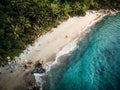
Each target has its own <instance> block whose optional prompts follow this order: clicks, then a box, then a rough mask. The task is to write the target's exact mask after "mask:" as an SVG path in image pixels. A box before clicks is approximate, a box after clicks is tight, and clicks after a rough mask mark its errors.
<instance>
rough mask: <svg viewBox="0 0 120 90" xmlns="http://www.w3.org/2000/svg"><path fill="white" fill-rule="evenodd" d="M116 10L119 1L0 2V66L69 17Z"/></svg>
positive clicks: (33, 0) (20, 0)
mask: <svg viewBox="0 0 120 90" xmlns="http://www.w3.org/2000/svg"><path fill="white" fill-rule="evenodd" d="M100 8H115V9H120V0H102V1H101V0H2V1H0V63H1V62H4V61H7V59H6V57H8V56H9V57H10V58H11V59H13V58H14V56H17V55H19V54H20V53H21V52H22V50H24V49H25V47H26V45H28V44H31V43H32V41H34V40H35V39H36V38H37V37H38V36H40V35H42V34H44V33H46V32H47V31H49V30H50V29H51V28H52V27H55V26H56V25H57V24H58V21H62V20H65V19H67V18H68V17H69V16H76V15H77V16H79V15H85V12H86V10H88V9H100Z"/></svg>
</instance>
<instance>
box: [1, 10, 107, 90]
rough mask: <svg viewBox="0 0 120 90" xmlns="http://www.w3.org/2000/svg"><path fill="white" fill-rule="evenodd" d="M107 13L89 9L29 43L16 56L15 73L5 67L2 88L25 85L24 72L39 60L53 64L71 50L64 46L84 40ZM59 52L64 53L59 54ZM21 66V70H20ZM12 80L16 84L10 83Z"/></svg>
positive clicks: (10, 88) (32, 67) (44, 66)
mask: <svg viewBox="0 0 120 90" xmlns="http://www.w3.org/2000/svg"><path fill="white" fill-rule="evenodd" d="M106 15H108V13H105V10H103V11H88V12H87V13H86V16H84V17H72V18H69V19H68V20H67V21H64V22H63V23H61V24H60V25H59V26H58V27H57V28H54V29H52V30H51V31H50V32H48V33H46V34H45V35H43V36H41V37H40V38H38V39H37V40H36V41H35V43H34V45H33V46H30V45H28V47H27V48H26V50H24V51H23V53H22V54H21V55H20V56H19V57H16V58H15V61H16V69H17V70H15V71H14V72H13V73H9V71H6V69H3V71H4V73H3V75H0V78H1V81H0V85H1V84H5V83H6V85H5V86H4V87H2V88H3V89H2V90H13V88H15V87H17V86H19V85H21V82H22V85H24V84H25V83H24V80H23V76H24V74H25V73H27V72H29V71H30V70H31V69H34V64H35V63H36V62H37V61H39V62H40V63H42V65H43V68H45V69H47V67H46V64H47V63H48V62H51V63H50V64H51V65H52V62H54V61H56V60H57V58H59V56H61V55H64V54H66V53H67V54H68V53H69V51H67V50H66V49H65V50H64V48H65V47H67V45H68V46H69V43H71V42H74V40H82V38H83V37H85V36H86V35H87V33H89V32H90V30H89V29H88V28H90V27H91V26H92V25H94V24H95V23H97V22H98V21H100V20H101V19H102V18H103V17H104V16H106ZM71 47H73V49H72V50H74V48H75V47H74V45H73V46H71ZM69 48H70V47H69ZM69 48H68V50H69ZM62 50H64V52H62ZM70 51H71V50H70ZM59 52H62V53H61V54H59ZM57 55H58V56H57ZM55 57H56V59H55ZM29 63H31V64H29ZM24 65H28V66H27V67H28V69H24V68H23V67H24ZM29 65H30V66H29ZM19 68H20V70H18V69H19ZM48 68H49V67H48ZM48 71H49V70H48ZM21 73H22V74H21ZM2 77H5V78H2ZM16 78H17V79H18V80H17V79H16ZM18 81H19V82H18ZM12 82H14V83H15V84H13V85H10V84H11V83H12Z"/></svg>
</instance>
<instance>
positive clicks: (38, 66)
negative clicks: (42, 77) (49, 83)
mask: <svg viewBox="0 0 120 90" xmlns="http://www.w3.org/2000/svg"><path fill="white" fill-rule="evenodd" d="M33 73H45V69H44V68H43V67H42V64H41V63H39V62H37V63H36V64H35V69H34V70H33Z"/></svg>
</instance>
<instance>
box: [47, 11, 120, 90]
mask: <svg viewBox="0 0 120 90" xmlns="http://www.w3.org/2000/svg"><path fill="white" fill-rule="evenodd" d="M91 29H92V32H91V33H89V35H87V37H86V38H85V39H84V40H83V41H82V42H80V43H79V44H78V47H77V48H76V49H75V50H74V51H73V52H72V54H71V55H70V56H69V57H68V58H67V60H66V62H65V61H64V62H61V64H60V65H59V66H56V67H54V68H52V70H51V71H50V72H49V74H48V80H47V82H48V83H47V86H46V90H120V13H118V14H117V15H115V16H106V17H105V18H103V20H101V21H100V22H99V23H97V24H96V25H95V26H93V27H92V28H91ZM62 59H63V58H61V60H62Z"/></svg>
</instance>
